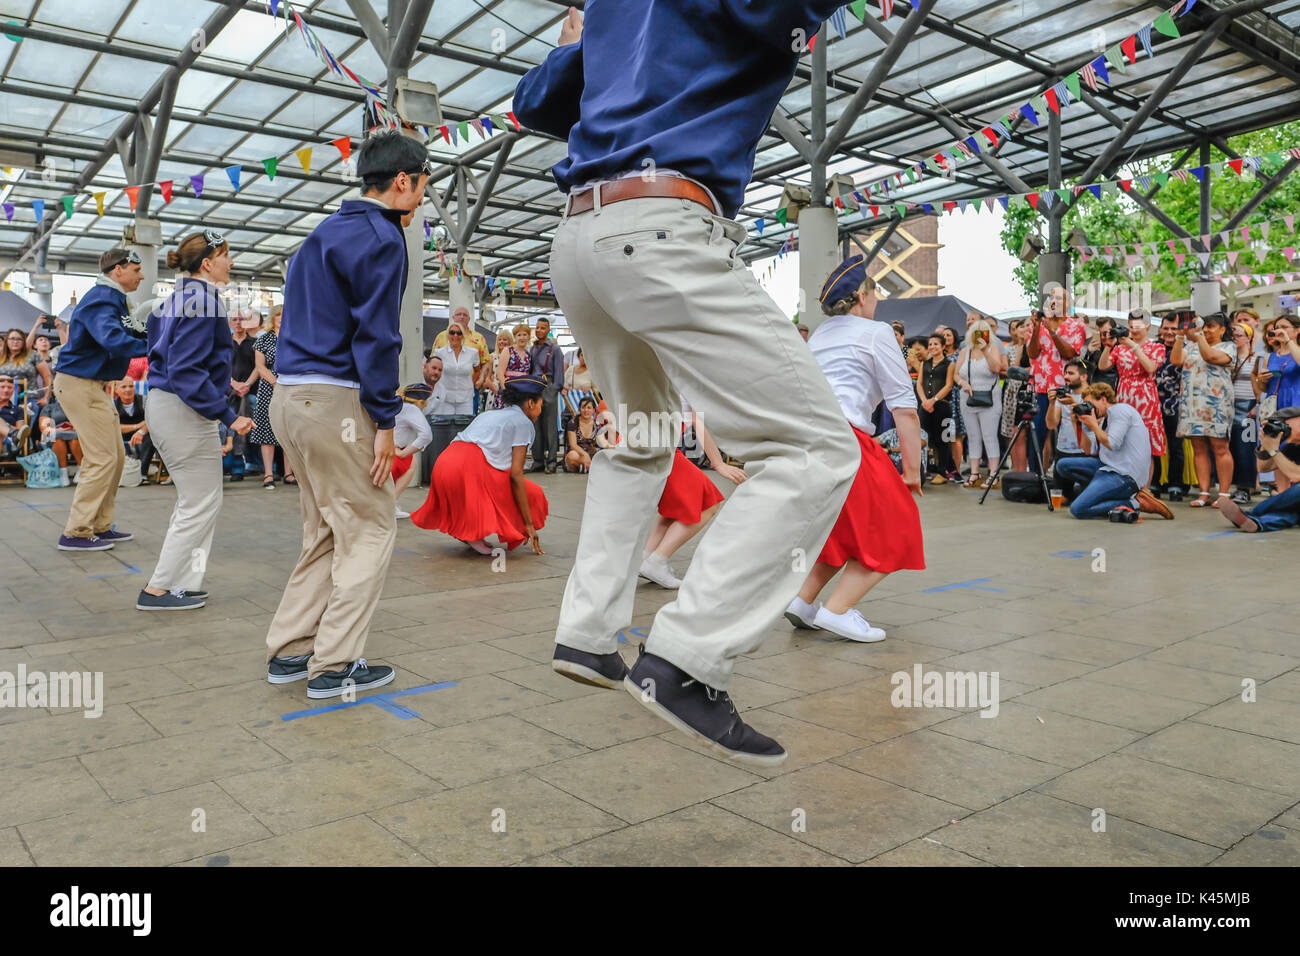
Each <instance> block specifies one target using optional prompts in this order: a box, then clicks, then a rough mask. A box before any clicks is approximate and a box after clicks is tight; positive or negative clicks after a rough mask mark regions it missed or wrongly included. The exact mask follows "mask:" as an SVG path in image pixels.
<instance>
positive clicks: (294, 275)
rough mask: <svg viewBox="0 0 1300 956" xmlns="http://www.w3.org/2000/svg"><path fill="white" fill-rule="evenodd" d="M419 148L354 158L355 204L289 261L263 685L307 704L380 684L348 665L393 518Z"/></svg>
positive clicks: (374, 148) (369, 148) (392, 143)
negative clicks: (281, 557)
mask: <svg viewBox="0 0 1300 956" xmlns="http://www.w3.org/2000/svg"><path fill="white" fill-rule="evenodd" d="M429 171H430V169H429V165H428V160H427V153H426V151H425V148H424V146H423V145H421V144H420V143H418V142H416V141H415V140H413V139H410V138H408V137H406V136H403V135H402V134H400V133H397V132H388V133H383V134H380V135H378V136H374V137H372V138H370V139H368V140H366V142H365V143H364V144H362V146H361V149H360V150H359V151H358V153H357V173H358V175H359V176H360V177H361V180H362V187H361V198H360V199H348V200H344V202H343V204H342V205H341V206H340V207H339V210H338V212H336V213H334V214H333V215H332V216H330V217H329V218H327V219H326V220H325V221H324V222H322V223H321V224H320V225H319V226H317V227H316V229H315V230H314V231H313V232H312V234H311V235H310V236H308V237H307V239H306V241H305V242H303V244H302V246H301V247H300V248H299V250H298V252H297V254H296V255H295V256H294V257H293V261H292V262H291V263H290V264H289V274H288V277H287V279H286V281H285V286H284V314H283V316H282V320H281V325H280V338H279V341H278V342H277V343H276V354H275V374H276V386H275V397H274V398H273V399H272V400H271V409H270V417H271V428H272V429H273V430H274V431H275V435H276V438H277V439H279V441H280V444H281V446H282V447H283V448H284V454H285V457H286V459H287V460H288V462H289V464H290V466H291V467H292V469H293V473H294V474H295V475H297V476H298V484H299V487H300V490H301V500H302V519H303V526H304V527H303V548H302V554H301V556H300V557H299V558H298V564H297V566H296V567H295V568H294V569H293V573H292V574H291V575H290V576H289V583H288V584H286V585H285V589H284V597H283V598H282V599H281V600H280V606H279V608H278V609H277V611H276V613H275V617H274V619H273V620H272V621H271V628H270V631H269V632H268V633H267V638H266V641H267V651H268V655H267V656H268V665H267V679H268V680H269V681H271V683H273V684H283V683H288V682H290V681H294V680H300V679H303V678H306V679H307V696H308V697H312V698H321V697H337V696H340V695H341V694H343V693H345V692H347V691H348V690H349V689H353V690H363V689H365V688H368V687H379V686H381V685H383V684H387V683H388V682H389V681H391V680H392V679H393V677H394V676H395V675H394V673H393V669H392V668H391V667H370V666H368V665H367V664H366V661H365V658H364V657H362V651H363V650H364V648H365V642H366V635H367V632H368V631H369V628H370V619H371V617H372V616H373V615H374V612H375V605H376V604H377V603H378V601H379V595H380V592H381V591H382V590H383V587H384V578H385V576H386V575H387V573H388V563H389V561H390V560H391V559H392V556H393V544H394V542H395V541H396V538H397V528H396V524H395V519H394V517H393V515H394V513H395V511H396V499H395V497H394V493H393V481H392V468H393V451H394V446H393V422H394V419H395V417H396V416H397V412H398V409H400V408H401V406H402V400H401V399H400V398H398V397H397V388H398V384H399V382H398V374H397V365H398V356H399V355H400V353H401V349H402V338H401V335H400V333H399V331H398V319H399V315H400V312H401V306H402V293H403V291H404V289H405V288H406V269H407V262H406V239H405V237H404V236H403V234H402V225H403V223H404V222H409V221H410V217H411V215H412V214H413V213H414V211H415V210H416V209H417V208H418V207H419V205H420V203H421V202H422V201H423V196H424V188H425V186H426V185H427V184H428V181H429Z"/></svg>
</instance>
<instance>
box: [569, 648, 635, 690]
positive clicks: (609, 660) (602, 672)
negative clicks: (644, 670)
mask: <svg viewBox="0 0 1300 956" xmlns="http://www.w3.org/2000/svg"><path fill="white" fill-rule="evenodd" d="M551 670H553V671H555V673H557V674H563V675H564V676H565V677H567V678H569V680H576V681H577V682H578V683H579V684H590V685H591V686H592V687H618V686H620V685H621V684H622V683H623V678H625V677H626V676H627V665H626V664H624V663H623V658H622V657H620V656H619V653H618V651H615V652H614V653H612V654H591V653H588V652H587V651H580V650H578V649H577V648H576V647H567V646H565V645H564V644H556V645H555V656H554V657H553V658H552V659H551Z"/></svg>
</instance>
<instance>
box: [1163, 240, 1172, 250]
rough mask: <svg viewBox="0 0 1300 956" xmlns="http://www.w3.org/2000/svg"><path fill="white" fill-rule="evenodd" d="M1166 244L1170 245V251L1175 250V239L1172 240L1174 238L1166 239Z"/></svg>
mask: <svg viewBox="0 0 1300 956" xmlns="http://www.w3.org/2000/svg"><path fill="white" fill-rule="evenodd" d="M1165 245H1167V246H1168V247H1169V251H1170V252H1173V251H1174V240H1172V239H1168V240H1166V241H1165Z"/></svg>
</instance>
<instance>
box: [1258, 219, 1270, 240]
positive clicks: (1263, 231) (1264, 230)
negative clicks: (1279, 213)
mask: <svg viewBox="0 0 1300 956" xmlns="http://www.w3.org/2000/svg"><path fill="white" fill-rule="evenodd" d="M1268 228H1269V224H1268V223H1266V222H1265V223H1260V226H1259V237H1260V238H1261V239H1267V238H1268Z"/></svg>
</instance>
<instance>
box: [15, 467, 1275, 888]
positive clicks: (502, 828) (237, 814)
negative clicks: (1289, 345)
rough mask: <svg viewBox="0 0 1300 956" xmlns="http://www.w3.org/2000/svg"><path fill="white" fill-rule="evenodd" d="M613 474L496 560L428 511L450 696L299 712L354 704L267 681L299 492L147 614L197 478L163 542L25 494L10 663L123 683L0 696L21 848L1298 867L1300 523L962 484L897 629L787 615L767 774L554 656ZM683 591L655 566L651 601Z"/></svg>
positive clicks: (269, 495)
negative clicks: (195, 580)
mask: <svg viewBox="0 0 1300 956" xmlns="http://www.w3.org/2000/svg"><path fill="white" fill-rule="evenodd" d="M584 482H585V479H583V478H581V477H578V476H565V475H558V476H554V477H545V478H543V480H542V482H541V483H542V485H543V486H544V487H545V489H546V491H547V493H548V495H549V496H550V498H551V506H552V510H551V518H550V522H549V524H548V525H547V527H546V529H545V531H544V532H543V535H542V538H543V545H544V547H546V548H547V552H548V553H547V554H546V556H544V557H537V556H534V555H531V554H523V553H517V554H516V555H515V556H511V557H510V559H509V561H508V564H507V566H506V568H505V570H504V572H501V573H496V572H493V571H492V569H491V565H490V562H489V560H488V559H481V558H476V557H474V556H472V555H470V554H469V553H467V552H466V550H465V549H463V548H462V547H460V546H459V545H456V544H455V543H454V542H452V541H451V539H449V538H447V537H445V536H443V535H440V534H435V533H429V532H423V531H420V530H418V529H416V528H414V527H412V526H410V525H409V524H407V525H405V526H404V527H402V528H401V529H400V530H399V532H398V551H397V554H396V557H395V558H394V561H393V564H392V568H391V571H390V573H389V578H388V582H387V589H386V591H385V593H384V598H383V601H382V602H381V604H380V610H379V611H378V613H377V615H376V617H375V620H374V628H373V631H372V633H371V636H370V640H369V643H368V645H367V648H366V654H367V656H368V657H369V658H370V659H371V660H372V661H383V662H385V663H389V664H392V665H394V666H395V667H396V668H397V670H398V675H399V676H398V679H397V681H396V683H395V684H394V685H391V686H390V687H388V688H386V690H387V691H389V692H396V691H401V690H404V689H410V688H421V687H427V686H428V685H435V684H436V685H443V686H441V687H439V688H437V689H429V690H424V691H421V692H419V693H413V694H408V695H402V696H393V697H390V698H387V699H386V701H387V702H386V706H384V707H381V706H377V705H375V704H361V705H359V706H354V707H348V708H343V709H331V710H326V711H324V712H321V713H318V714H315V715H311V716H301V717H295V718H294V719H290V720H285V719H284V717H285V715H290V714H293V713H295V712H300V711H304V710H308V709H311V708H313V707H316V706H318V705H320V704H322V703H325V704H328V703H330V702H309V701H308V700H307V698H306V693H305V686H304V685H303V684H301V683H297V684H291V685H287V686H279V687H276V686H271V685H269V684H267V682H266V680H265V676H264V675H265V670H264V659H263V638H264V635H265V632H266V627H267V623H268V622H269V620H270V618H271V614H272V611H273V610H274V608H275V607H276V604H277V601H278V599H279V595H280V589H281V586H282V584H283V582H284V581H285V579H286V578H287V576H288V573H289V569H290V567H291V565H292V563H293V561H294V559H295V557H296V553H297V549H298V539H299V531H298V527H297V520H298V519H297V501H296V497H297V492H296V491H294V490H293V489H290V488H279V489H277V490H276V491H274V492H263V491H261V490H260V489H259V488H258V486H257V485H256V484H255V483H252V482H249V483H245V484H243V485H227V496H226V502H225V509H224V511H223V515H222V521H221V525H220V528H219V532H218V535H217V540H216V547H215V553H214V555H213V557H212V559H211V561H210V567H209V573H208V576H207V580H206V582H205V584H206V586H207V587H208V589H209V590H210V591H211V592H212V594H213V597H212V599H211V600H210V601H209V603H208V606H207V607H206V608H204V609H203V610H200V611H198V612H195V613H192V614H191V613H187V614H176V615H157V614H155V615H148V614H142V613H139V612H137V611H135V610H134V609H133V604H134V595H135V593H136V592H137V590H138V589H139V588H140V587H141V586H142V585H143V584H144V582H145V580H146V578H147V575H148V573H149V571H150V570H151V569H152V566H153V561H154V559H155V557H156V556H157V553H158V548H159V544H160V540H161V534H162V531H163V530H164V528H165V526H166V523H167V517H168V514H169V512H170V508H171V502H172V499H173V492H172V491H171V489H168V488H157V487H147V488H135V489H125V490H123V491H122V493H121V495H120V496H119V499H118V501H119V522H120V524H121V525H122V526H123V527H126V528H129V529H130V530H132V531H134V532H135V534H136V540H135V542H133V543H129V544H125V545H120V546H119V547H118V548H117V549H116V550H115V551H113V552H109V553H104V554H95V555H80V556H69V555H67V554H64V553H61V552H59V551H57V550H56V549H55V548H54V546H53V545H54V540H55V538H56V536H57V534H58V533H59V528H60V526H61V524H62V522H63V520H64V518H65V516H66V511H67V503H68V501H69V500H70V498H71V491H70V489H61V490H56V491H39V492H38V491H27V490H25V489H22V488H19V487H14V486H6V487H3V488H0V527H3V529H4V531H3V533H0V622H3V625H2V627H0V671H9V672H16V669H17V666H18V665H19V664H25V665H26V667H27V670H28V671H29V672H30V671H54V670H77V671H81V670H86V671H102V672H103V675H104V682H105V683H104V696H105V698H106V701H107V703H106V706H105V709H104V712H103V716H101V717H99V718H97V719H87V718H86V717H84V716H83V715H82V713H81V712H80V711H71V710H69V711H50V710H43V709H28V708H7V709H0V774H2V775H3V776H2V778H0V779H3V785H0V864H7V865H31V864H39V865H51V864H53V865H59V864H62V865H90V864H108V865H138V864H151V865H157V864H188V865H195V866H220V865H236V864H320V865H331V864H344V865H358V864H428V863H436V864H528V865H583V864H620V863H627V864H632V863H651V864H673V863H677V864H793V865H805V864H817V865H822V864H824V865H840V864H860V863H867V864H870V865H916V864H921V865H930V864H935V865H945V866H947V865H953V866H980V865H1043V864H1048V865H1055V864H1179V865H1188V864H1191V865H1195V864H1213V865H1234V864H1275V865H1292V866H1294V865H1296V864H1298V863H1300V806H1298V805H1297V801H1298V800H1300V668H1298V665H1300V613H1298V612H1300V595H1298V594H1297V592H1296V590H1295V588H1294V580H1295V577H1294V572H1295V566H1296V555H1297V553H1300V552H1298V551H1297V546H1300V533H1281V534H1274V535H1254V536H1248V535H1240V534H1236V535H1232V534H1229V535H1224V534H1222V532H1224V531H1225V529H1226V528H1227V525H1226V523H1225V522H1224V521H1223V520H1222V519H1221V518H1220V517H1219V515H1218V513H1217V512H1213V511H1205V512H1201V513H1198V512H1195V511H1191V510H1188V509H1187V508H1185V507H1179V508H1178V512H1177V514H1178V518H1177V520H1176V521H1175V522H1173V523H1167V522H1160V521H1153V522H1147V523H1144V524H1143V525H1141V526H1138V527H1130V526H1122V525H1111V524H1108V523H1088V522H1079V521H1074V520H1072V519H1070V518H1069V517H1068V515H1063V514H1057V515H1049V514H1047V513H1046V510H1045V509H1042V508H1036V507H1031V506H1027V505H1010V504H1007V503H1005V502H1003V501H1001V500H1000V499H996V498H990V500H989V502H988V504H987V505H985V506H984V507H977V506H976V503H975V495H974V493H972V492H968V491H964V490H961V489H959V488H955V487H945V488H941V489H935V490H933V491H931V492H929V493H927V495H926V497H925V500H924V501H923V502H922V514H923V520H924V524H925V529H926V551H927V558H928V561H929V564H930V568H929V570H927V571H925V572H923V573H905V574H900V575H896V576H894V577H893V578H891V579H889V580H887V581H886V582H885V583H884V584H883V585H882V586H881V587H880V588H878V589H877V590H876V592H875V593H874V594H873V595H871V597H870V599H869V600H868V601H866V602H864V604H863V605H862V610H863V612H864V614H865V615H866V616H867V617H868V618H870V620H871V621H872V622H873V623H876V624H879V625H881V626H884V627H885V628H887V629H888V631H889V639H888V640H887V641H885V642H884V643H881V644H874V645H859V644H853V643H849V642H846V641H839V640H829V639H827V638H826V637H824V636H819V635H817V634H810V633H808V632H798V633H796V632H793V631H792V630H791V629H790V628H789V627H788V626H786V625H785V624H784V622H780V621H774V622H773V626H772V628H771V631H770V634H769V636H768V639H767V641H766V642H765V643H764V644H763V646H762V647H761V648H760V649H759V650H757V651H756V652H755V653H753V654H751V655H749V656H748V657H747V658H745V659H744V660H742V661H741V662H740V663H739V664H738V666H737V668H736V671H737V675H738V676H737V677H736V679H735V681H734V684H733V687H732V692H733V695H734V697H735V698H736V699H737V702H738V705H739V706H740V707H741V708H742V709H744V710H745V711H746V712H747V717H748V719H749V720H750V721H751V722H752V723H753V724H754V725H755V726H757V727H758V728H759V729H761V730H763V731H766V732H767V733H770V734H772V735H774V736H776V737H777V738H778V739H779V740H781V741H782V743H783V744H784V745H785V746H786V748H787V749H788V750H789V752H790V758H789V760H788V761H787V762H786V763H785V765H784V766H782V767H781V768H780V769H779V770H776V771H751V770H746V769H741V768H739V767H737V766H734V765H732V764H729V763H727V762H725V761H723V760H720V759H715V758H714V757H711V756H707V755H705V754H704V753H703V752H702V751H701V750H698V749H696V748H695V747H694V746H692V745H691V744H690V743H689V742H688V741H687V740H685V738H683V737H680V736H679V735H677V734H676V733H675V732H672V731H666V729H665V725H663V724H661V723H660V722H659V721H658V720H657V719H656V718H654V717H652V716H651V715H650V714H649V713H648V712H647V711H645V710H643V709H642V708H641V706H640V705H639V704H638V703H637V702H636V701H635V700H634V699H633V698H631V697H630V696H629V695H627V694H626V693H624V692H622V691H606V690H597V689H595V688H585V687H583V686H581V685H578V684H574V683H571V682H569V681H567V680H565V679H563V678H561V677H559V676H558V675H556V674H554V673H552V671H551V670H550V668H549V665H548V661H549V659H550V656H551V650H552V644H551V642H552V637H553V632H554V625H555V621H556V615H557V608H558V604H559V600H560V596H561V591H562V589H563V585H564V580H565V576H566V574H567V572H568V568H569V565H570V563H571V561H572V557H573V552H574V546H575V542H576V535H577V530H578V522H579V517H580V514H581V506H582V495H583V489H584ZM419 500H421V493H420V492H419V491H418V490H414V489H413V490H410V491H408V492H407V495H406V505H407V507H408V508H409V507H412V506H413V505H414V504H416V503H417V502H418V501H419ZM1095 549H1102V551H1101V552H1097V553H1096V555H1094V550H1095ZM689 554H690V549H689V548H688V549H687V550H686V551H684V552H683V553H682V554H680V555H678V558H677V560H676V562H675V563H676V564H677V565H678V568H679V571H681V570H683V569H684V568H685V566H686V563H687V560H688V558H689ZM1102 559H1104V572H1101V571H1095V570H1094V567H1095V566H1098V565H1099V563H1100V561H1101V560H1102ZM970 582H973V584H972V583H970ZM962 583H965V586H963V587H952V586H953V585H955V584H962ZM668 599H669V595H668V594H667V592H664V591H660V590H657V589H655V588H653V587H652V586H650V585H647V584H645V583H642V584H641V586H640V588H639V590H638V593H637V604H636V612H637V613H636V617H635V618H634V619H633V620H632V621H630V622H629V625H630V626H632V627H640V626H645V625H648V624H649V623H650V621H651V619H652V618H653V615H654V613H655V610H656V609H657V608H658V607H659V606H660V605H661V604H663V603H664V602H665V601H666V600H668ZM635 643H636V637H635V636H632V637H631V638H630V641H629V643H628V644H627V645H626V648H625V653H626V655H627V656H628V658H629V660H630V659H631V657H632V655H633V654H634V653H635V651H634V648H635ZM916 664H920V665H923V667H924V668H925V669H926V670H939V671H989V672H993V671H996V672H997V673H998V674H999V678H1000V687H999V691H1000V694H999V696H1000V708H999V711H998V715H997V716H996V717H993V718H986V717H982V716H980V715H979V713H977V712H976V711H975V710H974V709H969V710H967V711H965V712H962V711H958V710H953V709H938V708H896V707H894V706H892V705H891V700H890V698H891V691H892V689H893V688H892V686H891V680H890V677H891V674H893V673H894V672H896V671H907V672H909V673H910V672H911V671H912V668H913V666H914V665H916ZM1247 679H1249V681H1252V682H1254V685H1255V687H1256V691H1255V693H1256V696H1257V699H1256V701H1255V702H1253V703H1245V702H1243V701H1242V699H1241V698H1242V689H1243V681H1245V680H1247ZM362 699H363V700H364V697H363V698H362ZM1098 811H1104V823H1105V829H1104V832H1095V830H1094V826H1096V825H1098V824H1096V823H1095V822H1094V821H1098V820H1100V819H1101V814H1100V813H1099V812H1098Z"/></svg>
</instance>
